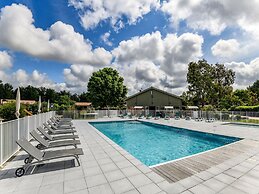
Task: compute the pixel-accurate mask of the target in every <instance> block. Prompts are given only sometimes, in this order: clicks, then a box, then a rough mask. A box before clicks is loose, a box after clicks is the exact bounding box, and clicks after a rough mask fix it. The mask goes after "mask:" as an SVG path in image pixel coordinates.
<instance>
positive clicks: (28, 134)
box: [26, 117, 30, 141]
mask: <svg viewBox="0 0 259 194" xmlns="http://www.w3.org/2000/svg"><path fill="white" fill-rule="evenodd" d="M26 118H27V139H28V141H29V140H30V122H29V121H30V119H29V117H26Z"/></svg>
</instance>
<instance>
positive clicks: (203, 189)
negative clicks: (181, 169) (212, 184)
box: [189, 184, 216, 194]
mask: <svg viewBox="0 0 259 194" xmlns="http://www.w3.org/2000/svg"><path fill="white" fill-rule="evenodd" d="M189 191H191V192H192V193H194V194H214V193H216V192H215V191H213V190H212V189H210V188H209V187H207V186H205V185H203V184H199V185H196V186H195V187H192V188H190V189H189Z"/></svg>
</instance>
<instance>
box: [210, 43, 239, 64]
mask: <svg viewBox="0 0 259 194" xmlns="http://www.w3.org/2000/svg"><path fill="white" fill-rule="evenodd" d="M211 52H212V54H213V55H214V56H217V57H219V58H223V59H233V58H235V56H237V55H239V52H240V44H239V42H238V41H237V40H236V39H229V40H222V39H220V40H219V41H217V42H216V43H215V44H214V45H213V46H212V47H211Z"/></svg>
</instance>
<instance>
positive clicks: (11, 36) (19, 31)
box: [0, 4, 112, 66]
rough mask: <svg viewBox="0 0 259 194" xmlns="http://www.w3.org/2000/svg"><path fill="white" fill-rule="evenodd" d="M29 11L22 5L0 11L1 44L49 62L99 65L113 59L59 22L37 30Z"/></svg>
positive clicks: (72, 29) (13, 5) (103, 50)
mask: <svg viewBox="0 0 259 194" xmlns="http://www.w3.org/2000/svg"><path fill="white" fill-rule="evenodd" d="M33 22H34V19H33V16H32V13H31V11H30V10H29V9H28V8H27V7H26V6H24V5H21V4H19V5H18V4H12V5H11V6H6V7H4V8H2V9H1V12H0V34H1V36H0V45H2V46H4V47H7V48H9V49H12V50H15V51H21V52H24V53H26V54H28V55H31V56H34V57H37V58H41V59H48V60H57V61H63V62H66V63H87V64H89V65H94V66H95V65H97V66H102V65H106V64H109V63H110V61H111V59H112V56H111V54H110V53H109V52H108V51H106V50H105V49H103V48H96V49H93V48H92V46H91V43H90V41H89V40H85V39H84V37H83V35H81V34H79V33H77V32H75V31H74V28H73V27H72V26H71V25H68V24H64V23H63V22H61V21H58V22H56V23H54V24H53V25H52V26H50V28H49V29H48V30H43V29H41V28H36V27H35V26H34V24H33Z"/></svg>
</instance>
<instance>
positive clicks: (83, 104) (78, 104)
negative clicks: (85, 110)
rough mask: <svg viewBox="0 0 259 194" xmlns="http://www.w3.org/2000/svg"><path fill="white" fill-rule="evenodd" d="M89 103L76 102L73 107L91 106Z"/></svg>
mask: <svg viewBox="0 0 259 194" xmlns="http://www.w3.org/2000/svg"><path fill="white" fill-rule="evenodd" d="M91 104H92V103H91V102H76V103H75V106H91Z"/></svg>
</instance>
